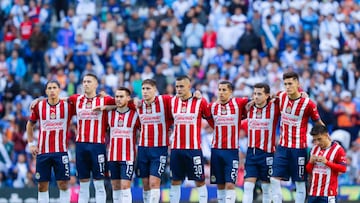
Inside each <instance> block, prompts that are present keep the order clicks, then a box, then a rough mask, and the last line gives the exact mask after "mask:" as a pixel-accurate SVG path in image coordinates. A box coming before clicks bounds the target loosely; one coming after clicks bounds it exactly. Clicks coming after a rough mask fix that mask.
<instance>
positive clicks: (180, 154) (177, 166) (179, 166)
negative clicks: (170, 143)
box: [170, 149, 186, 203]
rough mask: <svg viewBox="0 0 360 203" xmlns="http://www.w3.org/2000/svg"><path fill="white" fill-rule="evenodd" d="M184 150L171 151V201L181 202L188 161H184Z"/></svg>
mask: <svg viewBox="0 0 360 203" xmlns="http://www.w3.org/2000/svg"><path fill="white" fill-rule="evenodd" d="M184 159H185V154H184V150H179V149H173V150H171V153H170V173H171V187H170V203H179V202H180V197H181V184H182V181H183V180H184V179H185V175H186V171H185V166H186V162H185V161H184Z"/></svg>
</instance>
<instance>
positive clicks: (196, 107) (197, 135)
mask: <svg viewBox="0 0 360 203" xmlns="http://www.w3.org/2000/svg"><path fill="white" fill-rule="evenodd" d="M192 102H193V98H192V99H191V103H192ZM200 104H201V99H197V101H196V106H195V119H196V120H195V125H194V137H193V139H194V147H193V149H199V147H198V145H200V144H201V135H199V133H198V130H197V129H198V128H201V123H200V126H198V120H197V119H198V117H199V113H200V112H199V110H200ZM188 105H189V104H188ZM190 108H191V107H190ZM189 130H190V125H189ZM188 135H189V136H190V133H189V134H188ZM198 137H200V140H198ZM200 148H201V146H200Z"/></svg>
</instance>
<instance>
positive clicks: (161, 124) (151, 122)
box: [138, 95, 173, 147]
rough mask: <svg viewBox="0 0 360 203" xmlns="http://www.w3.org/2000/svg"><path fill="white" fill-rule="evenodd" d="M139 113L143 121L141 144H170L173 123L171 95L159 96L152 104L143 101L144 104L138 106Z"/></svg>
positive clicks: (159, 145) (151, 145)
mask: <svg viewBox="0 0 360 203" xmlns="http://www.w3.org/2000/svg"><path fill="white" fill-rule="evenodd" d="M138 113H139V117H140V122H141V136H140V141H139V146H143V147H164V146H169V129H170V126H171V125H172V123H173V119H172V116H171V96H168V95H160V96H157V97H155V100H154V101H153V102H152V103H151V104H146V103H145V102H144V101H142V106H141V107H140V108H138Z"/></svg>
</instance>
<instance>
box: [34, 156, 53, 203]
mask: <svg viewBox="0 0 360 203" xmlns="http://www.w3.org/2000/svg"><path fill="white" fill-rule="evenodd" d="M51 168H52V164H51V161H50V157H49V155H48V154H40V155H37V156H36V173H35V178H36V180H37V181H38V182H39V183H38V202H39V203H48V202H49V201H50V200H49V181H50V179H51Z"/></svg>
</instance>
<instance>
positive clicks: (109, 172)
mask: <svg viewBox="0 0 360 203" xmlns="http://www.w3.org/2000/svg"><path fill="white" fill-rule="evenodd" d="M108 174H109V177H110V178H111V171H110V170H109V171H108Z"/></svg>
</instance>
